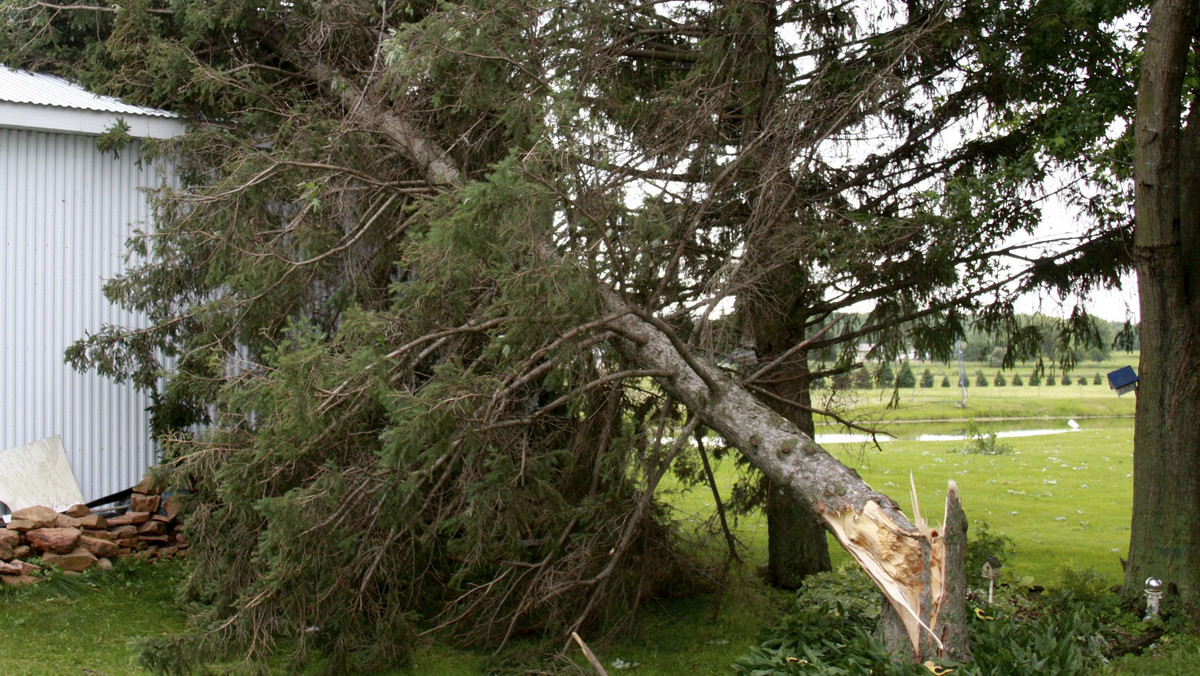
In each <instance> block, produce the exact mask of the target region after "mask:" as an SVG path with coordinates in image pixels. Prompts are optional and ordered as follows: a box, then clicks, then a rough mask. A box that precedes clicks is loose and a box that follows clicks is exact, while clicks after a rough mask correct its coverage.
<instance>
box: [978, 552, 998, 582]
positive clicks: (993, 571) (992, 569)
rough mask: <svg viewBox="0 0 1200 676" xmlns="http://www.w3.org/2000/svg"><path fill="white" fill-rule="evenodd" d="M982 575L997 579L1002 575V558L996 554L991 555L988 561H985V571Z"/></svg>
mask: <svg viewBox="0 0 1200 676" xmlns="http://www.w3.org/2000/svg"><path fill="white" fill-rule="evenodd" d="M980 577H982V578H983V579H985V580H995V579H996V578H998V577H1000V560H999V559H997V558H996V557H994V556H989V557H988V558H987V561H984V562H983V571H982V572H981V573H980Z"/></svg>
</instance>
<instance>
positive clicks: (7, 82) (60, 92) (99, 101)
mask: <svg viewBox="0 0 1200 676" xmlns="http://www.w3.org/2000/svg"><path fill="white" fill-rule="evenodd" d="M0 101H7V102H9V103H31V104H33V105H37V106H57V107H59V108H77V109H79V110H94V111H99V112H103V113H121V114H127V115H151V116H160V117H175V114H174V113H172V112H169V111H166V110H158V109H156V108H146V107H144V106H135V105H133V104H130V103H125V102H124V101H122V100H121V99H117V98H113V97H111V96H100V95H98V94H93V93H92V92H90V91H88V90H86V89H84V88H83V87H81V86H79V85H77V84H74V83H72V82H70V81H68V80H64V79H63V78H61V77H57V76H55V75H49V74H47V73H32V72H29V71H24V70H13V69H11V68H8V67H7V66H5V65H3V64H0Z"/></svg>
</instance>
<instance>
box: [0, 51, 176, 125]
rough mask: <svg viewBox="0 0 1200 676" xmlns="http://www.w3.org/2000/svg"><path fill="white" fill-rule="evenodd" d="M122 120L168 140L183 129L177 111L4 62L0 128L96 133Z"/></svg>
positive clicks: (0, 77) (0, 84) (0, 69)
mask: <svg viewBox="0 0 1200 676" xmlns="http://www.w3.org/2000/svg"><path fill="white" fill-rule="evenodd" d="M118 118H120V119H123V120H125V122H126V124H128V125H129V127H130V130H129V133H130V135H132V136H135V137H139V138H170V137H172V136H178V135H179V134H182V133H183V131H184V128H185V127H184V124H183V122H182V120H180V118H179V117H178V116H177V115H175V114H174V113H170V112H167V111H165V110H156V109H154V108H144V107H142V106H134V105H130V104H128V103H124V102H122V101H120V100H119V99H115V98H112V97H110V96H98V95H96V94H93V93H91V92H89V91H88V90H86V89H84V88H83V87H80V86H79V85H76V84H72V83H71V82H68V81H66V80H64V79H62V78H60V77H55V76H53V75H45V74H42V73H29V72H26V71H18V70H12V69H10V68H7V67H5V66H3V65H0V127H9V128H16V129H33V130H37V131H54V132H65V133H74V134H89V135H97V134H101V133H103V132H104V131H105V130H107V129H108V128H109V127H111V126H112V125H113V124H115V123H116V121H117V119H118Z"/></svg>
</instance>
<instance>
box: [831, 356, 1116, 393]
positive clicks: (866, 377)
mask: <svg viewBox="0 0 1200 676" xmlns="http://www.w3.org/2000/svg"><path fill="white" fill-rule="evenodd" d="M934 380H935V378H934V375H933V371H931V370H930V369H925V371H924V372H923V373H922V374H921V377H920V379H918V378H917V376H916V374H915V373H914V372H913V369H912V366H910V365H909V363H908V362H904V363H903V364H902V365H901V366H900V372H899V373H896V372H894V371H893V370H892V368H891V366H889V365H888V364H883V365H882V366H881V367H879V368H878V369H876V371H875V373H874V374H872V373H871V371H869V370H868V369H858V370H857V371H855V372H854V373H853V374H845V375H842V376H839V377H838V378H836V379H834V386H835V387H836V388H838V389H849V388H850V387H855V388H858V389H870V388H872V387H889V388H890V387H908V388H913V387H918V386H920V387H933V383H934ZM956 380H957V379H956ZM1087 381H1088V379H1087V376H1078V377H1074V378H1073V377H1072V376H1071V374H1069V373H1064V374H1063V375H1062V376H1061V377H1056V376H1054V375H1053V374H1050V375H1047V376H1045V378H1044V379H1043V377H1042V376H1040V375H1039V374H1038V373H1037V372H1036V371H1035V372H1033V373H1031V374H1030V375H1029V378H1028V381H1027V380H1026V379H1025V378H1022V377H1021V374H1020V373H1014V374H1013V376H1012V381H1011V382H1010V381H1009V379H1008V378H1006V377H1005V376H1004V372H1003V371H997V372H996V375H995V377H994V378H991V379H989V378H988V377H987V376H986V375H985V374H984V373H983V371H982V370H979V371H976V372H975V378H974V380H973V381H972V380H971V379H968V381H967V385H968V386H974V387H988V386H989V385H994V386H995V387H1006V386H1008V385H1013V386H1015V387H1021V386H1024V385H1025V384H1026V382H1028V384H1029V385H1031V386H1040V385H1043V384H1045V385H1050V386H1054V385H1073V384H1078V385H1086V384H1087ZM1103 383H1104V379H1103V378H1102V377H1101V376H1100V374H1099V373H1097V374H1096V375H1095V376H1094V377H1093V378H1092V384H1093V385H1101V384H1103ZM813 384H814V386H816V387H828V385H829V381H828V379H826V378H818V379H817V380H816V381H815V382H814V383H813ZM952 384H953V383H952V382H951V380H950V376H948V375H944V376H942V387H950V386H951V385H952Z"/></svg>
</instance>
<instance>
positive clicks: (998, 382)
mask: <svg viewBox="0 0 1200 676" xmlns="http://www.w3.org/2000/svg"><path fill="white" fill-rule="evenodd" d="M992 383H993V384H994V385H995V386H996V387H1004V386H1005V385H1007V384H1008V380H1007V379H1006V378H1005V377H1004V372H1003V371H996V377H995V378H993V379H992Z"/></svg>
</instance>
